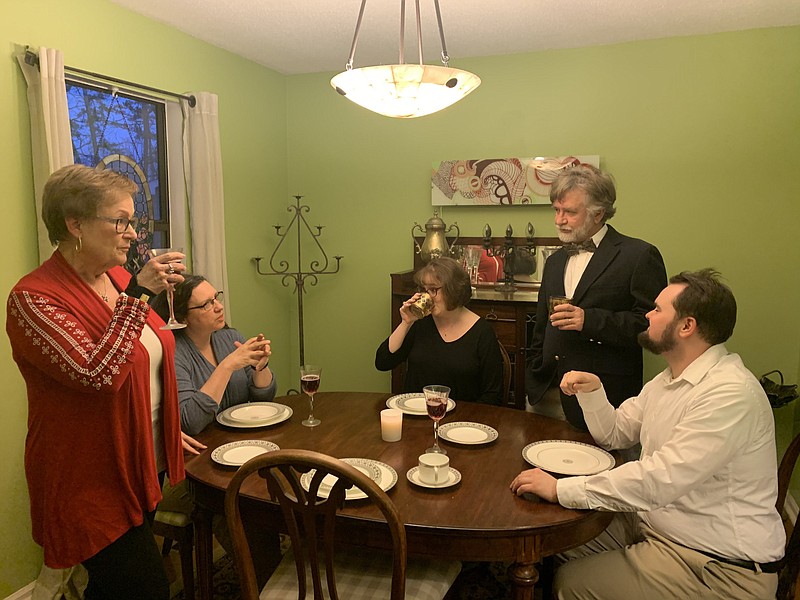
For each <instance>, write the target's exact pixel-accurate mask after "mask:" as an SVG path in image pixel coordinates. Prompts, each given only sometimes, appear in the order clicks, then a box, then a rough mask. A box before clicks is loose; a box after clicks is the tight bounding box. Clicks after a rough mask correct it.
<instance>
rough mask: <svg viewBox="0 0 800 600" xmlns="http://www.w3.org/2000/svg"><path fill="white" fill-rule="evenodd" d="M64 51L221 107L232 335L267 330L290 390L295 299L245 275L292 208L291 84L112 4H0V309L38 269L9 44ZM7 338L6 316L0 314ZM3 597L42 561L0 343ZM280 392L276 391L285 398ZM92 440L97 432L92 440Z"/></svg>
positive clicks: (13, 388) (26, 153)
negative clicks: (1, 218) (2, 232)
mask: <svg viewBox="0 0 800 600" xmlns="http://www.w3.org/2000/svg"><path fill="white" fill-rule="evenodd" d="M15 43H16V44H22V45H25V44H29V45H31V46H33V47H38V46H40V45H41V46H48V47H54V48H59V49H61V50H63V52H64V55H65V62H66V64H68V65H70V66H75V67H80V68H84V69H88V70H90V71H97V72H101V73H107V74H111V75H115V76H117V77H121V78H123V79H128V80H131V81H138V82H141V83H144V84H148V85H151V86H155V87H161V88H165V89H169V90H175V91H179V92H183V91H187V90H207V91H212V92H214V93H216V94H218V95H219V107H220V128H221V138H222V156H223V166H224V179H225V202H226V223H225V224H226V231H227V239H228V248H227V252H228V260H229V276H230V286H231V289H230V290H226V292H228V294H227V296H226V298H227V299H229V304H231V305H232V311H233V317H234V321H233V324H234V325H235V326H237V327H238V328H239V329H241V330H242V331H243V332H245V333H251V332H253V333H255V332H257V331H261V330H263V331H264V333H266V334H269V335H270V336H271V337H272V339H274V340H276V347H277V348H276V355H275V360H274V361H273V364H274V366H275V369H276V371H277V372H278V377H279V383H281V384H282V383H283V381H286V380H287V379H288V376H287V375H286V373H288V363H287V362H285V361H286V356H287V354H286V350H285V349H282V348H281V346H282V341H283V340H286V339H288V338H289V337H290V331H291V330H290V328H289V323H288V321H287V319H286V317H285V315H286V313H287V310H288V305H289V304H290V299H289V298H288V297H287V296H286V295H285V294H284V293H283V291H284V290H283V289H282V288H280V286H279V284H278V285H277V286H276V285H275V284H273V283H271V282H265V281H262V280H261V279H260V278H258V277H257V276H256V275H255V274H254V269H253V267H252V265H251V264H250V260H249V259H250V256H252V253H253V252H254V251H255V250H256V249H258V248H260V247H261V246H263V244H262V242H261V239H262V238H263V237H264V235H265V233H267V226H268V224H270V223H273V222H275V221H277V220H278V219H282V218H284V217H283V215H284V214H285V206H284V203H285V199H286V196H287V191H286V190H287V187H286V177H287V152H286V139H287V129H286V127H287V120H286V108H285V107H286V79H285V78H284V77H283V76H281V75H279V74H277V73H275V72H273V71H270V70H268V69H265V68H263V67H260V66H258V65H255V64H254V63H252V62H249V61H246V60H243V59H241V58H239V57H237V56H235V55H233V54H230V53H228V52H224V51H222V50H220V49H218V48H214V47H212V46H210V45H208V44H204V43H201V42H199V41H198V40H196V39H194V38H192V37H189V36H187V35H184V34H182V33H179V32H177V31H176V30H174V29H171V28H168V27H165V26H163V25H160V24H157V23H155V22H153V21H150V20H147V19H144V18H142V17H140V16H138V15H135V14H133V13H130V12H129V11H126V10H123V9H121V8H119V7H117V6H115V5H113V4H110V3H109V2H106V1H105V0H71V1H70V2H62V1H60V0H31V1H27V2H5V1H4V2H2V3H0V48H2V55H3V56H4V57H5V58H4V60H0V90H2V93H0V139H2V140H3V144H2V151H0V155H2V160H0V181H2V182H3V185H4V198H5V202H4V213H5V215H6V219H7V221H6V231H7V237H6V248H7V249H11V250H9V251H7V252H6V256H5V258H4V266H3V269H2V271H1V272H0V290H1V291H2V295H3V297H4V296H5V294H6V293H7V292H8V290H9V289H11V287H12V286H13V285H14V283H16V281H17V280H18V279H19V278H20V277H21V276H22V275H24V274H25V273H27V272H28V271H30V270H32V269H33V268H34V267H35V266H36V246H35V237H34V232H35V219H36V215H35V214H34V209H33V192H32V174H31V167H30V130H29V120H28V108H27V101H26V97H25V93H26V90H25V83H24V80H23V78H22V75H21V73H20V71H19V68H18V67H17V64H16V61H15V60H12V58H11V53H12V51H13V47H14V44H15ZM0 318H2V329H3V332H5V310H3V311H2V317H0ZM0 379H2V381H3V382H4V394H3V398H4V406H3V418H2V420H0V453H1V454H2V456H3V457H4V460H3V461H2V462H1V464H0V497H2V498H3V504H4V506H3V510H2V511H0V597H5V596H7V595H8V594H10V593H12V592H14V591H16V590H18V589H20V588H22V587H23V586H25V585H26V584H27V583H28V582H30V581H32V580H33V579H34V578H35V576H36V574H37V573H38V571H39V567H40V565H41V552H40V551H39V548H38V546H36V545H35V544H34V543H33V542H32V540H31V534H30V520H29V511H28V496H27V490H26V485H25V478H24V475H23V470H22V461H23V447H24V439H25V432H26V418H27V402H26V399H25V390H24V386H23V384H22V379H21V377H20V375H19V372H18V371H17V369H16V365H15V364H14V363H13V361H12V359H11V356H10V348H9V344H8V339H7V338H6V336H5V333H3V334H2V335H0ZM283 387H284V386H283V385H281V388H283ZM86 434H87V435H91V432H86Z"/></svg>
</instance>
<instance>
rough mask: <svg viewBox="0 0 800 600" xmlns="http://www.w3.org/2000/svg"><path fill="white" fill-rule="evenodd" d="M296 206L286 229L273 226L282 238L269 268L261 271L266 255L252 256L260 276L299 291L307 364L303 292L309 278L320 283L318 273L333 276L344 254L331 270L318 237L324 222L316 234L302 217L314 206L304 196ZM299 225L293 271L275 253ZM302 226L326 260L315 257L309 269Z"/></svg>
mask: <svg viewBox="0 0 800 600" xmlns="http://www.w3.org/2000/svg"><path fill="white" fill-rule="evenodd" d="M294 198H295V205H294V206H292V205H289V207H288V208H287V209H286V210H287V211H289V212H291V211H294V216H293V217H292V220H291V222H290V223H289V225H288V226H287V227H286V230H285V231H284V232H283V233H281V229H282V228H283V225H273V227H274V228H275V233H276V234H277V235H278V237H279V238H280V241H279V242H278V245H277V246H275V250H273V251H272V256H270V257H269V269H270V270H269V271H267V272H263V271H262V270H261V261H262V260H263V257H261V256H256V257H253V260H254V261H255V263H256V271H258V274H259V275H279V276H281V283H282V284H283V286H284V287H289V284H290V283H294V287H295V292H296V293H297V314H298V319H299V333H300V364H301V365H304V364H305V362H306V361H305V336H304V333H303V294H304V293H305V292H306V280H308V282H309V284H310V285H317V281H318V279H317V276H318V275H333V274H334V273H338V272H339V261H340V260H342V258H343V257H342V256H334V257H333V258H334V259H336V268H332V269H331V270H329V266H330V261H329V259H328V255H327V254H325V250H324V249H323V248H322V245H321V244H320V243H319V240H318V238H319V237H320V236H321V235H322V228H323V225H315V226H313V229H316V230H317V231H316V233H315V232H314V231H313V229H312V226H310V225H309V224H308V221H306V219H305V217H304V216H303V213H304V212H306V213H307V212H309V211H310V210H311V209H310V208H309V207H308V206H306V205H304V204H300V200H302V198H303V197H302V196H295V197H294ZM295 226H296V227H297V270H295V271H290V270H289V268H290V264H289V261H287V260H280V262H278V263H277V265H276V263H275V256H276V255H277V253H278V251H279V250H280V248H281V246H282V245H283V243H284V242H285V241H286V238H287V237H288V235H289V232H290V231H291V230H292V227H295ZM301 227H305V228H306V230H307V231H308V233H309V235H311V239H312V240H314V243H315V244H316V245H317V248H319V251H320V253H321V254H322V257H323V259H324V260H323V261H319V260H312V261H311V262H310V263H309V265H308V270H306V271H304V270H303V259H302V256H301V250H300V248H301V244H300V237H301Z"/></svg>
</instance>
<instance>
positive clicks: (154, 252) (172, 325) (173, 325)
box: [147, 248, 186, 329]
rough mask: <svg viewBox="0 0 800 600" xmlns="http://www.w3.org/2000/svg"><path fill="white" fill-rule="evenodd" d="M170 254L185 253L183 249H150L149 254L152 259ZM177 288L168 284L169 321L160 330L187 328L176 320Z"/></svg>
mask: <svg viewBox="0 0 800 600" xmlns="http://www.w3.org/2000/svg"><path fill="white" fill-rule="evenodd" d="M168 252H181V253H183V249H182V248H150V250H148V251H147V253H148V254H149V255H150V258H155V257H156V256H161V255H162V254H167V253H168ZM174 289H175V286H173V285H172V284H171V283H169V284H167V305H168V306H169V319H168V320H167V323H166V325H164V326H163V327H159V329H183V328H184V327H186V323H180V322H178V321H176V320H175V311H174V310H173V308H172V294H173V292H174Z"/></svg>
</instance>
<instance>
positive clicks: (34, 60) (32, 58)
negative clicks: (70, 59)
mask: <svg viewBox="0 0 800 600" xmlns="http://www.w3.org/2000/svg"><path fill="white" fill-rule="evenodd" d="M25 62H26V63H27V64H29V65H33V66H35V67H37V68H38V67H39V56H38V55H37V54H36V53H35V52H34V51H33V50H29V49H28V48H26V49H25ZM64 70H65V71H70V72H71V73H79V74H81V75H87V76H89V77H93V78H95V79H101V80H103V81H110V82H112V83H119V84H121V85H127V86H130V87H134V88H138V89H141V90H147V91H148V92H155V93H157V94H162V95H164V96H172V97H173V98H180V99H181V100H186V101H187V102H188V103H189V106H191V107H192V108H194V106H195V105H196V104H197V99H196V98H195V97H194V96H186V95H184V94H176V93H175V92H169V91H167V90H161V89H158V88H154V87H150V86H148V85H142V84H141V83H134V82H132V81H126V80H124V79H118V78H116V77H110V76H109V75H101V74H100V73H93V72H92V71H84V70H83V69H77V68H75V67H68V66H66V65H64Z"/></svg>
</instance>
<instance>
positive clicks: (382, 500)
mask: <svg viewBox="0 0 800 600" xmlns="http://www.w3.org/2000/svg"><path fill="white" fill-rule="evenodd" d="M312 469H313V470H314V471H315V473H314V475H313V477H312V478H310V481H308V484H307V485H308V488H309V489H308V490H306V489H304V487H303V485H301V483H300V479H301V474H302V473H308V472H309V471H310V470H312ZM253 475H257V476H258V477H260V478H261V479H263V480H264V482H262V483H265V484H266V488H267V492H268V494H269V497H270V498H272V500H273V501H276V502H278V504H279V505H280V508H281V512H282V514H283V518H284V521H285V523H286V527H287V530H288V532H289V536H290V538H291V541H292V550H291V551H289V552H287V553H286V555H285V556H284V557H283V560H282V561H281V563H280V564H279V565H278V568H277V569H276V570H275V572H274V573H273V574H272V575H271V576H270V578H269V581H268V582H267V585H266V586H265V587H264V590H263V591H262V592H261V597H262V598H276V599H277V598H280V599H283V598H288V597H292V596H294V594H295V593H296V594H297V595H296V596H295V597H297V598H299V599H303V598H306V597H307V596H306V594H307V593H309V594H310V593H311V590H309V589H308V588H309V586H308V573H307V569H306V564H307V563H308V564H309V565H310V575H311V583H312V585H311V587H312V589H313V597H314V598H315V600H321V599H322V598H323V597H324V588H325V587H327V593H328V596H329V597H330V598H332V599H333V600H336V599H337V598H343V599H347V600H350V599H360V598H371V597H374V598H386V597H387V596H386V594H387V591H388V590H389V588H391V599H392V600H400V599H402V598H406V597H408V598H412V597H415V596H416V597H425V598H433V597H436V598H443V597H444V595H445V594H446V593H447V590H448V589H449V588H450V586H451V585H452V583H453V581H454V580H455V578H456V576H457V575H458V572H459V570H460V568H461V566H460V563H457V562H454V561H435V560H434V561H432V560H427V559H426V560H421V561H415V563H414V564H413V565H412V564H411V561H407V559H406V550H407V548H406V531H405V525H404V524H403V522H402V521H401V520H400V516H399V513H398V512H397V509H396V507H395V505H394V503H392V501H391V499H390V498H389V497H388V496H387V495H386V493H385V492H384V491H383V490H381V489H380V487H378V485H377V484H376V483H375V482H374V481H372V480H371V479H370V478H369V477H368V476H367V475H365V474H364V473H362V472H361V471H359V470H358V469H356V468H355V467H353V466H351V465H349V464H347V463H344V462H342V461H340V460H338V459H336V458H333V457H331V456H327V455H325V454H320V453H318V452H312V451H309V450H278V451H275V452H269V453H266V454H262V455H260V456H256V457H255V458H253V459H251V460H249V461H248V462H246V463H245V464H244V465H243V466H242V467H240V468H239V470H238V471H237V473H236V475H235V476H234V477H233V479H232V480H231V482H230V484H229V485H228V488H227V491H226V493H225V514H226V517H227V520H228V526H229V528H230V531H231V535H232V536H233V544H234V555H235V560H236V570H237V572H238V575H239V580H240V582H241V597H242V599H243V600H257V599H258V598H259V590H258V585H257V583H256V573H255V569H254V567H253V561H252V556H251V552H250V547H249V545H248V543H247V537H246V534H245V529H244V525H243V523H242V516H241V512H240V506H239V499H240V494H241V489H242V485H243V484H244V483H245V481H246V480H248V479H249V478H250V477H251V476H253ZM328 475H333V476H334V477H336V478H337V479H336V482H335V483H334V485H333V486H332V487H331V488H330V491H329V495H328V498H327V499H323V498H320V497H318V492H319V489H320V484H321V483H322V480H323V479H324V478H325V477H327V476H328ZM353 485H355V486H356V487H358V488H359V489H360V490H362V491H363V492H364V493H365V494H366V495H367V497H368V499H369V500H370V501H371V502H372V503H374V504H375V505H376V506H377V507H378V508H379V509H380V511H381V513H382V514H383V516H384V518H385V519H386V522H387V526H388V528H389V532H390V533H391V539H392V554H391V555H388V554H383V553H380V552H375V551H357V550H356V551H354V550H342V549H341V548H340V547H338V546H337V547H334V533H335V517H336V513H337V511H338V510H339V509H340V508H341V507H342V505H343V504H344V501H345V493H346V490H347V489H348V488H350V487H352V486H353ZM248 489H250V490H252V489H253V488H252V486H251V485H250V484H248ZM334 551H335V552H336V556H334ZM412 571H415V572H416V574H415V575H414V576H413V578H412ZM323 579H324V581H325V584H326V586H323ZM412 582H413V585H412ZM407 584H408V585H407ZM412 588H413V589H412ZM419 588H426V589H425V590H424V591H422V590H420V589H419ZM431 592H433V594H432V593H431ZM407 594H408V595H407ZM423 594H427V595H424V596H423ZM308 597H310V596H308Z"/></svg>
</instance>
